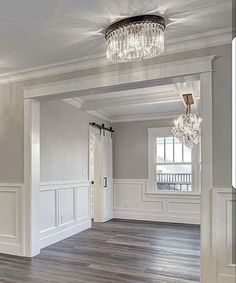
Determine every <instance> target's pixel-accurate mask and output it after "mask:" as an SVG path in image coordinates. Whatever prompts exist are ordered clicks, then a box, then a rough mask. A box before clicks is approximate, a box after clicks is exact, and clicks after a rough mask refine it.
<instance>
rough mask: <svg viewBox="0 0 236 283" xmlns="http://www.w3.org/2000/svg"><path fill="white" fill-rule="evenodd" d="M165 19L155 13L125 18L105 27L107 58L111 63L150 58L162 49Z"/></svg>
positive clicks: (158, 53)
mask: <svg viewBox="0 0 236 283" xmlns="http://www.w3.org/2000/svg"><path fill="white" fill-rule="evenodd" d="M164 31H165V19H164V18H162V17H161V16H157V15H143V16H135V17H131V18H126V19H123V20H120V21H118V22H115V23H113V24H112V25H110V26H109V27H108V28H107V29H106V34H105V38H106V41H107V59H108V61H110V62H113V63H119V62H132V61H138V60H143V59H148V58H152V57H155V56H158V55H160V54H161V53H162V52H163V51H164Z"/></svg>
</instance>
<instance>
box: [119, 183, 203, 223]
mask: <svg viewBox="0 0 236 283" xmlns="http://www.w3.org/2000/svg"><path fill="white" fill-rule="evenodd" d="M146 190H147V180H145V179H115V180H114V218H121V219H135V220H150V221H163V222H174V223H186V224H200V202H201V200H200V195H193V194H190V195H187V194H176V193H175V194H169V193H167V194H155V193H154V194H150V193H147V192H146Z"/></svg>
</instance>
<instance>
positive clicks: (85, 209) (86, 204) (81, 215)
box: [76, 186, 90, 221]
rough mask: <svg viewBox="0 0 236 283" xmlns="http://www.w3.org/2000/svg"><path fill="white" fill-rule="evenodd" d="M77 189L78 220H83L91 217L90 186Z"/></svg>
mask: <svg viewBox="0 0 236 283" xmlns="http://www.w3.org/2000/svg"><path fill="white" fill-rule="evenodd" d="M76 190H77V198H76V203H77V220H78V221H81V220H83V219H86V218H89V217H90V209H89V208H90V199H89V191H88V186H85V187H79V188H77V189H76Z"/></svg>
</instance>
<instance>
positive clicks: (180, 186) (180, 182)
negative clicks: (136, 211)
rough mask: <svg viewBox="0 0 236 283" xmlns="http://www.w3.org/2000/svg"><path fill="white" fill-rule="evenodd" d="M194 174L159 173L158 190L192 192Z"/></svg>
mask: <svg viewBox="0 0 236 283" xmlns="http://www.w3.org/2000/svg"><path fill="white" fill-rule="evenodd" d="M191 184H192V174H189V173H172V174H169V173H157V188H158V189H160V190H178V191H191V190H192V186H191Z"/></svg>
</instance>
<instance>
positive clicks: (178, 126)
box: [171, 93, 201, 148]
mask: <svg viewBox="0 0 236 283" xmlns="http://www.w3.org/2000/svg"><path fill="white" fill-rule="evenodd" d="M183 99H184V102H185V104H186V106H187V108H186V113H185V114H182V115H180V116H179V117H178V119H177V120H175V121H174V124H175V126H174V127H173V128H172V130H171V133H172V134H173V135H174V137H176V138H177V139H178V140H180V141H181V142H182V143H184V144H185V145H186V146H187V147H189V148H193V147H194V145H195V144H197V143H198V142H199V141H200V133H201V118H200V117H197V115H195V114H191V105H192V104H194V99H193V96H192V94H191V93H190V94H184V95H183Z"/></svg>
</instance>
